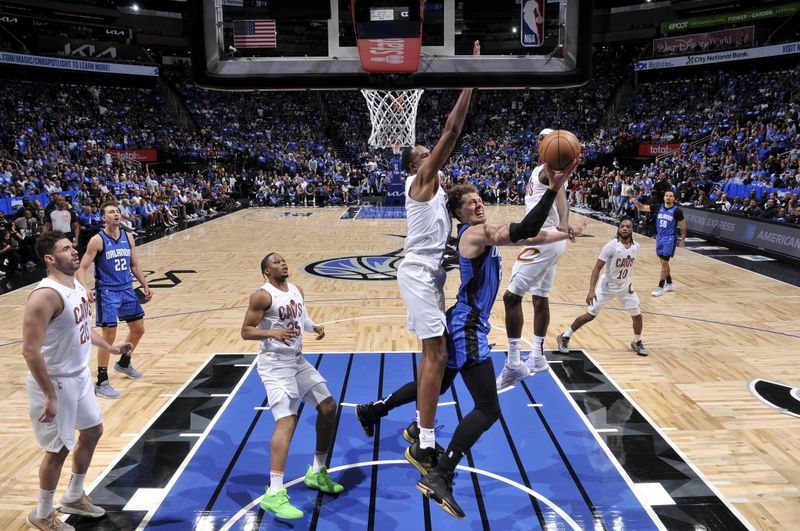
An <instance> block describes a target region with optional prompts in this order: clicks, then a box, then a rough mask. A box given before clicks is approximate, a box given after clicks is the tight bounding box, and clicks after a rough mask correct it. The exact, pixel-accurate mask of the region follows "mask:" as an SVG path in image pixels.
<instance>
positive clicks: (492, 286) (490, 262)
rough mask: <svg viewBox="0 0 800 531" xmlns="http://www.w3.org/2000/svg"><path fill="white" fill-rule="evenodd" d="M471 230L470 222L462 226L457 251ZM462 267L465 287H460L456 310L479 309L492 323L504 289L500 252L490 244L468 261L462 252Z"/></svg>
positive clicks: (459, 228)
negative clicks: (495, 307) (493, 308)
mask: <svg viewBox="0 0 800 531" xmlns="http://www.w3.org/2000/svg"><path fill="white" fill-rule="evenodd" d="M469 227H470V225H467V224H466V223H465V224H462V225H459V227H458V235H457V237H456V238H457V239H456V252H457V251H458V242H459V241H460V240H461V235H462V234H464V231H465V230H467V229H468V228H469ZM458 265H459V268H460V269H461V286H460V287H459V288H458V295H457V297H456V307H458V306H461V307H462V308H457V309H463V310H467V309H469V310H473V311H474V310H477V312H479V313H480V316H481V318H482V319H485V320H486V321H488V319H489V315H490V314H491V312H492V306H494V300H495V298H496V297H497V291H498V290H499V289H500V279H501V277H502V268H501V265H502V257H501V256H500V250H499V249H498V248H497V247H495V246H494V245H490V246H487V247H486V249H485V250H484V251H483V253H482V254H481V255H480V256H478V257H476V258H464V257H463V256H461V254H460V253H459V254H458ZM465 307H467V308H465Z"/></svg>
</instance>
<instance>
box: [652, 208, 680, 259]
mask: <svg viewBox="0 0 800 531" xmlns="http://www.w3.org/2000/svg"><path fill="white" fill-rule="evenodd" d="M683 219H684V218H683V211H682V210H681V209H680V207H678V205H675V204H673V205H672V207H671V208H667V207H665V206H664V205H661V206H660V207H659V209H658V214H657V215H656V254H657V255H658V256H659V257H661V258H664V259H666V260H668V259H669V258H670V257H672V256H673V255H674V254H675V245H676V241H677V239H678V222H679V221H682V220H683Z"/></svg>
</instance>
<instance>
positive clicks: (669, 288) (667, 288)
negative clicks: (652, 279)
mask: <svg viewBox="0 0 800 531" xmlns="http://www.w3.org/2000/svg"><path fill="white" fill-rule="evenodd" d="M664 291H665V292H667V291H675V283H674V282H670V283H668V284H664Z"/></svg>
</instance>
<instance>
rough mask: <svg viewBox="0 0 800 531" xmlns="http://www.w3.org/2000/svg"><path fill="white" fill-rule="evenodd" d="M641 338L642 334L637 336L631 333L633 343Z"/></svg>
mask: <svg viewBox="0 0 800 531" xmlns="http://www.w3.org/2000/svg"><path fill="white" fill-rule="evenodd" d="M641 340H642V336H637V335H636V334H633V342H634V343H638V342H639V341H641Z"/></svg>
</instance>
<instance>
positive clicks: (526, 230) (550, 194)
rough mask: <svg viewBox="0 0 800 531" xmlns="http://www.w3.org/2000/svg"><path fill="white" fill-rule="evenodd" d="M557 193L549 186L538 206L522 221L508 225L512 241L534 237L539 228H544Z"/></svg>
mask: <svg viewBox="0 0 800 531" xmlns="http://www.w3.org/2000/svg"><path fill="white" fill-rule="evenodd" d="M556 195H557V194H556V192H554V191H553V190H551V189H550V188H548V189H547V190H545V192H544V195H543V196H542V198H541V199H540V200H539V202H538V203H536V206H535V207H533V208H532V209H531V211H530V212H528V213H527V214H526V215H525V217H524V218H523V219H522V221H521V222H519V223H511V224H510V225H509V226H508V228H509V230H508V233H509V236H511V242H512V243H515V242H518V241H520V240H526V239H528V238H533V237H534V236H536V235H537V234H539V230H540V229H541V228H542V225H544V222H545V221H546V220H547V215H548V214H549V213H550V209H551V208H552V207H553V201H555V199H556Z"/></svg>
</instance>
